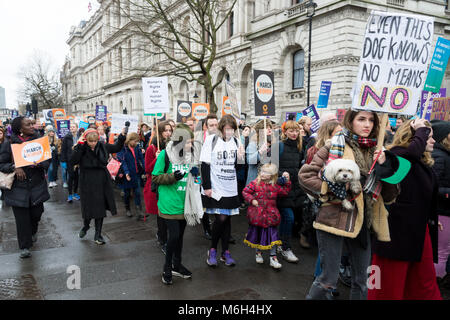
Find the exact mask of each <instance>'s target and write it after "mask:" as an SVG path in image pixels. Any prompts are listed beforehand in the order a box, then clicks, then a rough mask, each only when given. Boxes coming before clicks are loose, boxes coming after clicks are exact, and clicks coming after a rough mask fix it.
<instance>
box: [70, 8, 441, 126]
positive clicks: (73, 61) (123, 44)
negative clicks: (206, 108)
mask: <svg viewBox="0 0 450 320" xmlns="http://www.w3.org/2000/svg"><path fill="white" fill-rule="evenodd" d="M138 1H142V0H138ZM168 1H172V2H174V3H179V5H180V6H183V5H185V4H184V1H179V0H168ZM98 2H99V3H100V4H101V6H100V8H99V9H98V10H97V12H96V13H95V14H94V15H93V16H92V17H91V19H90V20H89V21H87V22H82V23H81V24H80V25H79V26H78V27H76V28H75V27H74V28H73V29H72V31H71V33H70V36H69V39H68V41H67V43H68V45H69V46H70V55H69V57H68V58H67V60H66V63H65V65H64V67H63V71H62V73H61V81H62V84H63V92H64V101H65V107H66V109H67V110H69V112H70V113H72V114H75V115H81V114H82V113H83V112H84V113H92V112H93V111H95V106H96V105H97V104H103V105H106V106H108V110H110V111H113V112H120V113H121V112H123V110H124V109H126V111H127V112H128V113H133V114H138V115H139V116H142V117H143V106H142V86H141V75H139V73H138V72H135V71H134V67H136V66H138V65H139V66H142V65H145V64H154V63H162V62H163V61H155V59H153V58H152V57H144V56H143V54H142V53H138V52H135V51H134V49H132V48H136V47H138V46H139V42H140V40H139V39H137V38H135V37H134V38H133V37H126V36H125V35H124V34H123V33H121V29H122V28H124V27H125V26H126V25H127V19H126V18H124V17H120V16H119V15H118V14H117V13H118V12H119V6H127V5H128V4H127V2H126V1H122V3H121V2H120V1H113V0H98ZM306 2H308V1H307V0H238V1H237V3H236V6H235V8H234V11H233V19H232V21H229V23H227V24H224V26H223V28H222V29H221V32H220V35H219V39H218V43H219V45H218V56H217V60H216V62H215V70H214V75H213V81H215V80H216V79H218V78H219V77H220V76H221V74H220V73H221V72H226V73H227V77H226V78H228V79H229V80H230V81H231V82H232V83H233V84H234V85H235V87H236V88H237V97H238V100H239V101H240V102H241V106H242V112H245V113H247V114H248V117H249V118H250V119H252V118H254V117H253V115H254V111H253V100H254V98H253V91H252V83H253V75H252V73H253V70H255V69H256V70H267V71H273V72H274V73H275V94H276V96H275V101H276V110H277V111H276V117H275V118H274V120H276V121H280V120H281V119H282V118H283V117H284V114H285V112H288V111H300V110H302V109H303V108H305V107H306V100H307V97H306V96H307V76H308V50H309V49H310V47H309V19H308V17H307V16H306V6H305V4H306ZM316 3H317V4H318V6H317V8H316V12H315V15H314V17H313V19H312V29H311V30H312V45H311V89H310V101H311V103H317V99H318V95H319V88H320V84H321V81H324V80H327V81H332V82H333V83H332V87H331V94H330V100H329V105H328V108H327V109H321V110H320V111H321V112H322V111H323V110H327V111H329V110H335V109H337V108H345V107H349V106H350V105H351V97H350V92H351V90H352V87H353V84H354V82H355V79H356V76H357V73H358V65H359V56H360V55H361V50H362V40H363V36H364V31H365V26H366V23H367V19H368V16H369V14H370V12H371V11H372V10H379V11H390V12H405V13H411V14H421V15H427V16H433V17H434V19H435V26H434V41H433V45H434V44H435V42H436V39H437V37H438V36H441V37H445V38H449V36H450V11H448V2H447V1H444V0H377V1H374V0H316ZM121 8H122V10H124V9H123V7H121ZM125 10H127V8H125ZM128 10H130V9H129V8H128ZM180 18H183V19H185V18H186V17H180ZM433 50H434V47H433ZM223 67H225V69H226V71H224V70H223ZM163 74H164V71H163V70H162V71H157V72H153V73H152V74H148V75H147V76H160V75H163ZM442 87H445V88H447V90H449V89H450V71H447V73H446V76H445V78H444V81H443V84H442ZM224 92H225V89H224V85H222V86H219V87H218V88H217V89H216V92H215V99H216V104H217V105H218V106H220V105H221V104H222V96H223V95H224ZM195 94H197V95H198V96H199V98H198V99H196V100H197V101H194V99H193V97H194V95H195ZM169 96H170V98H169V99H170V107H171V110H172V112H171V115H169V118H172V119H173V118H175V112H176V103H177V100H190V101H194V102H205V99H206V94H205V92H204V90H203V89H202V87H201V86H199V85H198V84H196V83H189V82H187V81H186V80H184V79H182V78H177V77H173V76H170V77H169ZM143 120H148V119H145V117H144V118H143ZM250 122H251V121H250Z"/></svg>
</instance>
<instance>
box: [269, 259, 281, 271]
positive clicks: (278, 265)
mask: <svg viewBox="0 0 450 320" xmlns="http://www.w3.org/2000/svg"><path fill="white" fill-rule="evenodd" d="M270 266H271V267H272V268H274V269H281V267H282V265H281V263H279V262H278V259H277V256H270Z"/></svg>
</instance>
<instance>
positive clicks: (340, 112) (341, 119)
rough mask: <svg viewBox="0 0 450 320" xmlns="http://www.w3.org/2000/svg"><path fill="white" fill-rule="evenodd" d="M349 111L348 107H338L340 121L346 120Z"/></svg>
mask: <svg viewBox="0 0 450 320" xmlns="http://www.w3.org/2000/svg"><path fill="white" fill-rule="evenodd" d="M346 113H347V109H337V114H336V116H337V119H338V121H339V122H340V123H342V122H343V121H344V117H345V114H346Z"/></svg>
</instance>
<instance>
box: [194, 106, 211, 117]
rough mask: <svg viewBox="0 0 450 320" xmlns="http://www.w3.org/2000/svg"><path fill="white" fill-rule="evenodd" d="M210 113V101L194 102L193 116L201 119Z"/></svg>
mask: <svg viewBox="0 0 450 320" xmlns="http://www.w3.org/2000/svg"><path fill="white" fill-rule="evenodd" d="M208 114H209V103H193V104H192V117H194V118H195V119H196V120H198V121H200V120H203V119H205V118H206V117H207V116H208Z"/></svg>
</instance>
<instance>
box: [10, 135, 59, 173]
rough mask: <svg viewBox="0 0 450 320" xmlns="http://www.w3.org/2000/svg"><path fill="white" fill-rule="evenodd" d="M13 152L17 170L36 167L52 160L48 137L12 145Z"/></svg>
mask: <svg viewBox="0 0 450 320" xmlns="http://www.w3.org/2000/svg"><path fill="white" fill-rule="evenodd" d="M11 150H12V153H13V158H14V166H15V167H16V168H21V167H26V166H31V165H36V164H38V163H41V162H43V161H45V160H48V159H51V158H52V152H51V150H50V143H49V141H48V136H45V137H42V138H39V139H35V140H31V141H27V142H24V143H20V144H19V143H14V144H11Z"/></svg>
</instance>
